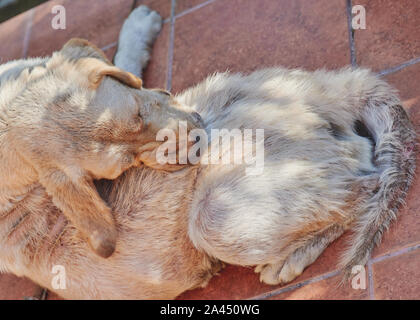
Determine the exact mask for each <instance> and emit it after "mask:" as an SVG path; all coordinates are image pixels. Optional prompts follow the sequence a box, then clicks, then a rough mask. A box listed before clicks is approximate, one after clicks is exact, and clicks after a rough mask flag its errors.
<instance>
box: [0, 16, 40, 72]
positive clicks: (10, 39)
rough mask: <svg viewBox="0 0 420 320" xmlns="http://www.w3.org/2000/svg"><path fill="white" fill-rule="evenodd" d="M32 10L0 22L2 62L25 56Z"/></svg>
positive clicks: (0, 57)
mask: <svg viewBox="0 0 420 320" xmlns="http://www.w3.org/2000/svg"><path fill="white" fill-rule="evenodd" d="M31 14H32V11H27V12H25V13H22V14H20V15H18V16H16V17H14V18H12V19H9V20H7V21H5V22H3V23H1V24H0V42H1V43H2V45H1V46H0V64H1V63H4V62H6V61H9V60H14V59H20V58H22V57H23V47H24V39H25V33H26V30H27V25H28V21H29V19H30V18H31Z"/></svg>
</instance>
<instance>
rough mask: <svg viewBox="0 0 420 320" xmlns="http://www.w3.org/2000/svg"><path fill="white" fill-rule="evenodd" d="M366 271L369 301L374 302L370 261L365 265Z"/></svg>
mask: <svg viewBox="0 0 420 320" xmlns="http://www.w3.org/2000/svg"><path fill="white" fill-rule="evenodd" d="M367 269H368V281H369V300H375V289H374V287H373V269H372V259H369V261H368V263H367Z"/></svg>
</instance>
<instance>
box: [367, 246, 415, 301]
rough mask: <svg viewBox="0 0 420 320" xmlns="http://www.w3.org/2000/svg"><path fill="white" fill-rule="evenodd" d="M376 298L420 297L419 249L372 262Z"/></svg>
mask: <svg viewBox="0 0 420 320" xmlns="http://www.w3.org/2000/svg"><path fill="white" fill-rule="evenodd" d="M373 280H374V288H375V298H376V299H420V249H417V250H413V251H411V252H408V253H405V254H402V255H399V256H395V257H393V258H389V259H386V260H383V261H380V262H377V263H375V264H373Z"/></svg>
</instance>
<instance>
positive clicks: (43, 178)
mask: <svg viewBox="0 0 420 320" xmlns="http://www.w3.org/2000/svg"><path fill="white" fill-rule="evenodd" d="M39 180H40V183H41V184H42V185H43V186H44V188H45V190H46V191H47V193H48V194H49V195H50V196H51V198H52V201H53V203H54V205H56V206H57V208H59V209H60V210H61V211H62V212H63V214H64V215H65V216H66V218H67V219H69V220H70V221H71V222H72V223H73V225H74V226H75V227H76V229H77V230H79V231H80V232H82V234H83V235H84V236H85V237H86V238H87V240H88V243H89V244H90V246H91V247H92V249H93V250H94V251H95V252H96V253H97V254H98V255H99V256H101V257H104V258H107V257H109V256H110V255H111V254H112V253H113V252H114V250H115V245H116V241H117V230H116V226H115V222H114V220H113V216H112V213H111V209H110V208H109V207H108V206H107V205H106V204H105V202H104V201H103V200H102V198H101V197H100V196H99V194H98V192H97V191H96V188H95V185H94V184H93V181H92V179H91V178H90V177H87V176H83V175H81V176H79V177H73V178H72V179H70V178H69V177H68V175H67V174H66V173H65V172H63V171H62V170H60V169H54V168H49V169H47V168H43V169H41V171H40V172H39Z"/></svg>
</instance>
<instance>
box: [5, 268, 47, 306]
mask: <svg viewBox="0 0 420 320" xmlns="http://www.w3.org/2000/svg"><path fill="white" fill-rule="evenodd" d="M40 292H41V291H40V287H39V286H38V285H36V284H35V283H33V282H32V281H30V280H28V279H26V278H18V277H16V276H14V275H12V274H0V300H22V299H24V298H27V297H36V296H38V295H39V294H40Z"/></svg>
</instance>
